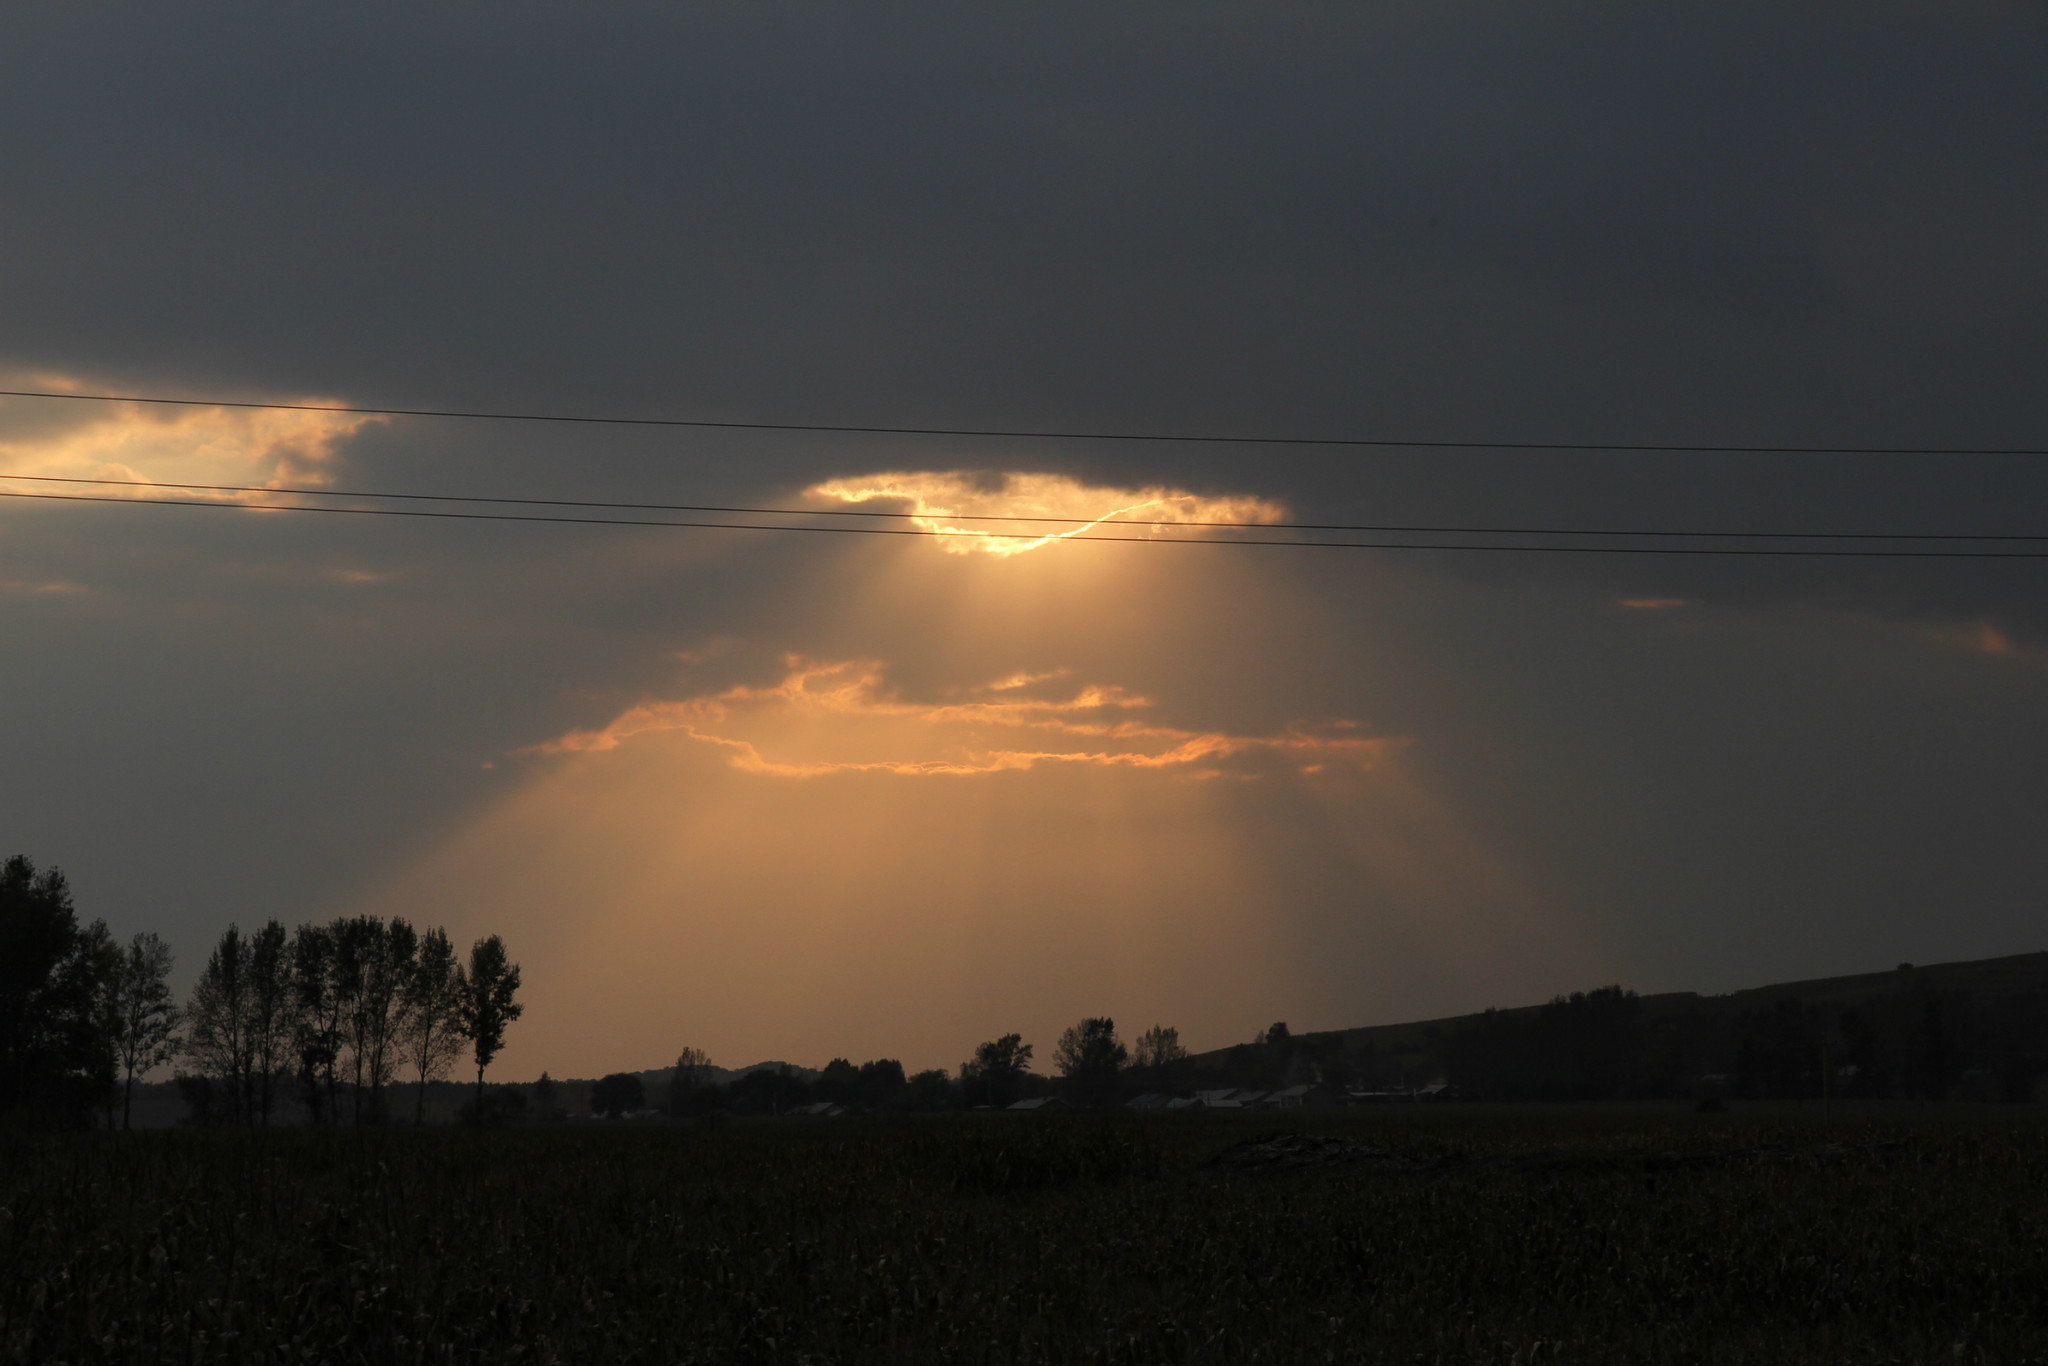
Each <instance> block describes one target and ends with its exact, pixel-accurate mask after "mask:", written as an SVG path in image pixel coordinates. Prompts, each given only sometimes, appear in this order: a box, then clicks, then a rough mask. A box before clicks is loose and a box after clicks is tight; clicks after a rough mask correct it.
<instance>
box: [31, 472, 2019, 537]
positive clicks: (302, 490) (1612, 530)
mask: <svg viewBox="0 0 2048 1366" xmlns="http://www.w3.org/2000/svg"><path fill="white" fill-rule="evenodd" d="M0 480H12V481H20V482H33V483H39V484H89V485H98V486H112V487H117V488H138V489H186V490H192V491H196V492H202V493H241V494H264V495H273V496H274V495H279V494H289V495H293V496H296V497H306V498H366V499H372V500H380V501H381V500H391V501H397V500H403V501H407V502H432V503H492V504H499V505H508V506H521V507H566V508H597V509H609V510H616V511H635V512H704V513H727V514H732V515H739V516H759V517H858V518H886V519H895V520H905V521H946V522H1029V523H1034V524H1038V525H1055V526H1088V527H1093V526H1144V527H1197V528H1204V529H1211V528H1213V529H1223V530H1239V531H1254V530H1257V531H1353V532H1360V533H1364V534H1387V535H1392V534H1412V535H1443V536H1458V535H1462V536H1617V537H1638V538H1645V539H1647V538H1657V537H1690V538H1702V539H1723V540H1793V541H1822V540H1829V541H2048V533H2034V532H2014V533H2003V532H1980V531H1966V532H1934V531H1900V532H1889V531H1713V530H1677V529H1671V528H1659V529H1648V528H1640V527H1638V528H1626V527H1543V526H1506V527H1498V526H1496V527H1481V526H1435V525H1422V524H1415V523H1395V522H1386V523H1363V522H1253V521H1199V520H1193V519H1183V518H1144V517H1125V516H1122V515H1121V514H1119V513H1109V514H1106V515H1104V516H1101V517H1051V516H1040V515H1037V514H1028V513H1005V512H987V513H981V512H939V511H933V510H929V509H927V510H923V511H917V512H895V511H888V510H882V509H868V508H789V507H752V506H742V505H735V504H717V503H644V502H607V501H598V500H593V499H582V498H512V497H505V496H501V495H496V494H480V493H379V492H373V491H370V490H365V489H323V488H308V487H305V486H303V485H300V486H293V485H277V484H189V483H179V482H176V481H174V480H155V479H104V478H88V477H85V476H80V475H56V474H0ZM876 496H878V497H888V496H891V495H888V494H886V493H885V494H878V495H876ZM81 501H82V500H81ZM109 501H113V502H132V501H149V502H173V501H175V500H170V499H162V498H155V499H147V500H136V499H112V500H109ZM1162 501H1163V500H1162ZM179 505H180V506H212V505H213V504H212V502H211V501H210V500H207V501H201V500H193V501H192V502H191V503H183V504H179ZM625 524H627V525H632V523H630V522H627V523H625ZM641 524H642V525H656V524H655V523H641ZM677 525H683V524H681V523H678V524H677ZM689 525H695V523H690V524H689ZM717 525H721V526H723V525H726V524H725V523H717ZM919 534H930V533H929V532H928V531H921V532H920V533H919ZM992 534H1001V533H992ZM1146 539H1154V538H1146Z"/></svg>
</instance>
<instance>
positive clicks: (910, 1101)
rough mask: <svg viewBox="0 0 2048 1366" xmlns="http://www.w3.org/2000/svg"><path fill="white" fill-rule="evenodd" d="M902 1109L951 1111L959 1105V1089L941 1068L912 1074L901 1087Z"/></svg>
mask: <svg viewBox="0 0 2048 1366" xmlns="http://www.w3.org/2000/svg"><path fill="white" fill-rule="evenodd" d="M902 1104H903V1108H904V1109H906V1110H919V1111H931V1110H952V1109H957V1108H958V1107H959V1104H960V1088H959V1087H957V1086H955V1085H954V1084H953V1079H952V1078H951V1077H949V1076H947V1075H946V1069H945V1068H943V1067H934V1068H931V1069H930V1070H928V1071H924V1072H916V1073H912V1074H911V1076H910V1079H909V1080H908V1081H906V1082H905V1083H904V1086H903V1099H902Z"/></svg>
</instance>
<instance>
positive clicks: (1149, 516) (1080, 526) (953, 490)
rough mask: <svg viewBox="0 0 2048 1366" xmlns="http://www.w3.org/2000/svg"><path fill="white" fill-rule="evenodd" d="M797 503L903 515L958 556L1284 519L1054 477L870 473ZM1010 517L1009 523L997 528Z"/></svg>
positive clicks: (1214, 502) (1279, 511)
mask: <svg viewBox="0 0 2048 1366" xmlns="http://www.w3.org/2000/svg"><path fill="white" fill-rule="evenodd" d="M804 496H805V497H806V498H809V499H811V500H812V501H814V502H824V503H830V504H836V505H838V506H841V507H858V508H863V509H872V510H874V511H878V512H898V513H907V514H909V516H910V519H911V522H912V524H913V525H915V526H918V527H921V528H923V529H924V530H926V531H928V532H930V533H931V534H932V535H933V537H934V538H936V539H937V540H938V543H939V545H940V546H942V547H943V548H944V549H946V550H949V551H951V552H953V553H954V554H959V555H969V554H974V553H976V552H980V553H983V554H989V555H1005V556H1007V555H1021V554H1023V553H1024V552H1026V551H1029V550H1037V549H1039V548H1041V547H1043V546H1048V545H1052V544H1054V543H1055V542H1058V541H1063V540H1066V539H1068V538H1070V537H1074V536H1080V535H1083V534H1084V533H1090V532H1093V533H1095V534H1097V535H1100V534H1103V533H1104V532H1107V531H1110V530H1115V531H1116V533H1117V534H1119V535H1158V534H1161V533H1163V532H1168V531H1171V530H1172V528H1173V527H1174V526H1180V527H1183V528H1186V529H1187V530H1189V531H1193V530H1196V529H1197V526H1196V524H1199V523H1203V522H1255V523H1269V522H1277V521H1279V520H1281V518H1282V517H1284V516H1285V515H1286V509H1284V508H1283V507H1281V506H1280V504H1278V503H1275V502H1273V501H1271V500H1269V499H1265V498H1254V497H1249V496H1233V497H1208V496H1205V495H1201V494H1194V493H1188V492H1185V491H1183V490H1180V489H1171V488H1166V487H1163V486H1154V487H1149V488H1139V489H1120V488H1109V487H1105V486H1100V485H1090V484H1083V483H1081V482H1079V481H1078V480H1075V479H1070V478H1068V477H1067V476H1066V475H1063V474H996V475H977V474H973V473H967V472H961V471H953V472H932V471H926V472H923V473H893V474H871V475H866V476H863V477H860V478H856V479H835V480H830V481H828V482H826V483H822V484H814V485H812V486H811V487H810V488H808V489H805V490H804ZM986 519H994V524H991V522H990V521H989V520H986ZM1010 519H1014V524H1013V525H1009V526H1004V525H1002V524H1001V523H1002V522H1003V521H1006V520H1010ZM1147 523H1164V524H1167V525H1146V524H1147ZM1183 534H1185V532H1184V533H1183Z"/></svg>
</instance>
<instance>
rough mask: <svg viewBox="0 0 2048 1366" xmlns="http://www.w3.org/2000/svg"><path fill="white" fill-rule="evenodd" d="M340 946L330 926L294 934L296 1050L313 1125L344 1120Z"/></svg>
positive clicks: (303, 927) (302, 928)
mask: <svg viewBox="0 0 2048 1366" xmlns="http://www.w3.org/2000/svg"><path fill="white" fill-rule="evenodd" d="M335 955H336V946H335V938H334V927H333V926H331V925H301V926H299V927H298V928H297V929H296V930H294V931H292V947H291V958H292V1008H293V1017H294V1018H293V1036H292V1043H293V1047H294V1048H295V1049H296V1050H297V1051H298V1055H299V1081H300V1084H301V1085H302V1086H303V1087H304V1090H305V1097H306V1110H307V1113H308V1114H310V1115H311V1116H312V1118H313V1122H314V1123H316V1124H317V1123H319V1122H320V1121H321V1120H323V1119H325V1120H326V1121H327V1122H328V1123H330V1124H332V1123H336V1122H338V1121H339V1120H340V1118H341V1110H340V1098H339V1095H338V1092H339V1090H340V1075H339V1064H340V1060H341V1033H342V1029H341V1019H342V1011H343V1008H344V1003H343V1001H342V999H341V993H340V991H339V989H338V988H337V986H336V982H335V968H336V964H335Z"/></svg>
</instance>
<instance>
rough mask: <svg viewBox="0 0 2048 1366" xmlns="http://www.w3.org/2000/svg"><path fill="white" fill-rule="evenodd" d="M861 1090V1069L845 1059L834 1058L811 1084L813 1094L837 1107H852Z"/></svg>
mask: <svg viewBox="0 0 2048 1366" xmlns="http://www.w3.org/2000/svg"><path fill="white" fill-rule="evenodd" d="M859 1089H860V1069H859V1068H858V1067H855V1066H854V1065H853V1064H852V1063H850V1062H848V1061H847V1060H846V1059H844V1058H834V1059H832V1061H830V1062H828V1063H826V1064H825V1067H824V1070H823V1071H821V1072H819V1073H818V1079H817V1080H816V1081H815V1082H813V1083H811V1093H812V1094H813V1095H815V1096H816V1097H817V1098H818V1099H819V1100H829V1101H831V1102H833V1103H834V1104H835V1105H851V1104H853V1102H854V1096H855V1094H856V1093H857V1092H858V1091H859Z"/></svg>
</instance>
